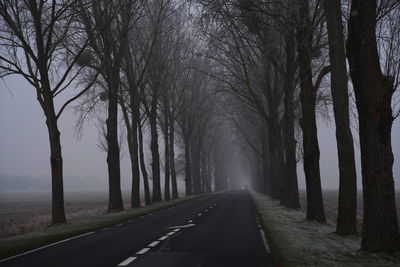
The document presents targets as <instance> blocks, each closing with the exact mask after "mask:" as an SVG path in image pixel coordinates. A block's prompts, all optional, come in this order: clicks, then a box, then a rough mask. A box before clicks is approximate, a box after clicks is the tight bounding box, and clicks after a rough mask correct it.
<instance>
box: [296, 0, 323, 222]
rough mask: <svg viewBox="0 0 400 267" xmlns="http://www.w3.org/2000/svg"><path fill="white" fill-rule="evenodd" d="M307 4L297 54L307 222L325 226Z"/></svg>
mask: <svg viewBox="0 0 400 267" xmlns="http://www.w3.org/2000/svg"><path fill="white" fill-rule="evenodd" d="M309 14H310V11H309V6H308V0H299V10H298V17H299V20H300V21H299V25H298V28H297V34H296V38H297V53H298V62H299V78H300V88H301V92H300V100H301V111H302V119H301V121H302V122H301V126H302V130H303V150H304V173H305V177H306V187H307V220H311V221H317V222H321V223H324V222H325V212H324V204H323V200H322V189H321V177H320V169H319V156H320V152H319V145H318V137H317V123H316V116H315V101H316V91H315V90H314V86H313V83H312V70H311V53H312V31H311V21H310V15H309Z"/></svg>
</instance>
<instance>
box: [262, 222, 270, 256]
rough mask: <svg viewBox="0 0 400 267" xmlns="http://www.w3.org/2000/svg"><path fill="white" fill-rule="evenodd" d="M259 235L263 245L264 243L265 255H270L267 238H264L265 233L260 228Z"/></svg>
mask: <svg viewBox="0 0 400 267" xmlns="http://www.w3.org/2000/svg"><path fill="white" fill-rule="evenodd" d="M260 233H261V237H262V240H263V243H264V247H265V250H266V251H267V253H270V249H269V245H268V242H267V238H266V237H265V233H264V230H263V229H262V228H260Z"/></svg>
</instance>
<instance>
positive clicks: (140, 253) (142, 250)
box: [136, 248, 150, 255]
mask: <svg viewBox="0 0 400 267" xmlns="http://www.w3.org/2000/svg"><path fill="white" fill-rule="evenodd" d="M149 250H150V249H149V248H142V249H141V250H139V251H138V252H136V254H139V255H142V254H144V253H146V252H147V251H149Z"/></svg>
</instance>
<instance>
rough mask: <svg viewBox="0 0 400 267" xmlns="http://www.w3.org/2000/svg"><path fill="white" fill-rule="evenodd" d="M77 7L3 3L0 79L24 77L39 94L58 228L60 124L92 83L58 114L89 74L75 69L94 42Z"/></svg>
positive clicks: (68, 2)
mask: <svg viewBox="0 0 400 267" xmlns="http://www.w3.org/2000/svg"><path fill="white" fill-rule="evenodd" d="M76 7H77V1H73V0H63V1H44V0H40V1H0V17H1V22H0V23H1V26H0V27H1V28H0V31H1V34H0V42H1V55H0V69H1V77H5V76H7V75H12V74H17V75H21V76H22V77H23V78H24V79H25V80H26V81H27V82H28V83H29V84H30V85H32V86H33V87H34V88H35V90H36V95H37V100H38V102H39V104H40V106H41V108H42V110H43V112H44V115H45V117H46V126H47V129H48V134H49V142H50V155H51V156H50V165H51V177H52V178H51V181H52V223H53V224H57V223H64V222H66V218H65V211H64V193H63V158H62V150H61V139H60V132H59V128H58V119H59V118H60V116H61V114H62V113H63V111H64V110H65V108H66V107H67V106H68V105H69V104H70V103H71V102H73V101H75V100H76V99H78V98H79V97H80V96H82V95H83V94H84V93H85V92H86V91H87V90H88V89H89V88H90V85H91V83H92V82H89V84H88V85H87V86H86V87H85V88H83V89H82V88H80V89H79V91H78V92H77V93H76V94H75V95H74V96H72V97H71V98H70V99H68V100H67V101H65V102H64V103H63V104H62V105H61V108H60V109H59V110H58V111H57V110H56V108H55V104H54V101H55V98H56V97H57V96H58V95H60V94H61V93H63V92H67V91H71V87H72V86H71V84H72V83H73V81H74V79H75V78H76V77H77V76H78V75H79V73H80V71H81V70H82V69H83V68H85V67H84V66H80V67H77V68H75V66H77V62H78V60H80V59H82V57H81V56H82V54H83V52H84V50H85V48H86V47H87V45H88V43H89V41H91V38H93V37H94V34H93V31H88V34H87V35H86V36H85V35H84V34H83V32H82V31H80V30H79V27H75V26H77V25H76V24H75V23H74V21H75V19H76V17H77V15H78V14H77V12H76V9H75V8H76ZM82 8H86V6H82ZM72 35H74V37H73V38H72ZM66 43H68V44H67V45H65V44H66ZM69 45H71V46H72V47H75V46H78V45H79V47H80V48H79V49H78V50H75V51H71V50H70V49H68V46H69Z"/></svg>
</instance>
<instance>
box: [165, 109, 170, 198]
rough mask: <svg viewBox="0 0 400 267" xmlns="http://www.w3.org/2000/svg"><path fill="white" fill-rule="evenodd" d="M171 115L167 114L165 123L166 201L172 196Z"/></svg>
mask: <svg viewBox="0 0 400 267" xmlns="http://www.w3.org/2000/svg"><path fill="white" fill-rule="evenodd" d="M168 121H169V115H168V114H165V123H164V158H165V162H164V164H165V166H164V199H165V200H166V201H168V200H170V199H171V196H170V190H169V187H170V161H169V160H170V151H169V137H168V136H169V133H168V132H169V123H168Z"/></svg>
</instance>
